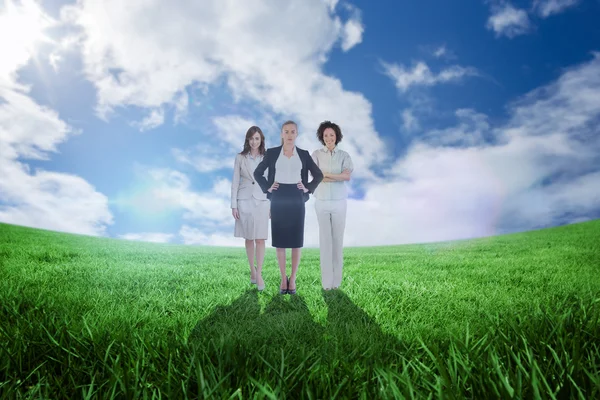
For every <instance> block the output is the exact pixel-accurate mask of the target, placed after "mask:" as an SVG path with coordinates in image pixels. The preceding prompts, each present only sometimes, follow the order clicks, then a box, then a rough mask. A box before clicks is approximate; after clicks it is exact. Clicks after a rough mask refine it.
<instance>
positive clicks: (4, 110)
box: [0, 89, 112, 235]
mask: <svg viewBox="0 0 600 400" xmlns="http://www.w3.org/2000/svg"><path fill="white" fill-rule="evenodd" d="M0 99H1V100H3V101H4V103H0V149H2V150H1V151H0V176H2V179H0V221H3V222H7V223H12V224H18V225H25V226H32V227H37V228H43V229H51V230H57V231H63V232H71V233H81V234H88V235H102V234H104V233H105V229H106V226H107V225H109V224H111V223H112V215H111V213H110V211H109V209H108V199H107V198H106V196H104V195H103V194H101V193H99V192H97V191H96V190H95V188H94V187H93V186H92V185H90V184H89V183H88V182H86V181H85V180H84V179H82V178H80V177H78V176H75V175H71V174H65V173H56V172H52V171H45V170H41V169H39V170H36V171H31V170H30V168H29V166H28V165H27V164H25V163H24V162H21V161H18V159H19V158H25V159H31V158H36V159H42V160H44V159H47V158H48V152H56V150H57V148H56V146H57V145H58V144H59V143H61V142H63V141H64V140H66V139H67V137H68V136H69V135H70V134H72V133H73V132H72V130H71V129H70V128H69V127H68V126H67V125H66V124H65V123H64V122H63V121H62V120H60V118H59V117H58V115H57V114H56V113H55V112H54V111H52V110H50V109H47V108H44V107H41V106H39V105H38V104H36V103H35V102H34V101H33V100H31V98H29V97H28V96H26V95H24V94H21V93H18V92H15V91H13V90H10V89H0Z"/></svg>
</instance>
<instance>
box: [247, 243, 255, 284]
mask: <svg viewBox="0 0 600 400" xmlns="http://www.w3.org/2000/svg"><path fill="white" fill-rule="evenodd" d="M246 255H247V256H248V264H250V279H251V280H252V281H255V280H256V270H255V269H254V240H249V239H246Z"/></svg>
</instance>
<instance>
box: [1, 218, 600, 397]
mask: <svg viewBox="0 0 600 400" xmlns="http://www.w3.org/2000/svg"><path fill="white" fill-rule="evenodd" d="M263 276H264V277H265V281H266V284H267V287H266V289H265V291H264V292H263V293H258V292H257V291H256V289H255V286H251V285H250V282H249V271H248V267H247V261H246V258H245V252H244V250H243V249H242V248H240V249H237V248H235V249H226V248H216V247H198V246H179V245H161V244H147V243H137V242H127V241H120V240H115V239H107V238H94V237H85V236H76V235H68V234H61V233H56V232H49V231H42V230H36V229H30V228H24V227H17V226H12V225H6V224H0V277H1V280H0V397H1V398H53V399H57V398H69V399H74V398H127V399H130V398H131V399H133V398H168V399H183V398H219V399H221V398H222V399H229V398H234V399H237V398H240V399H242V398H243V399H246V398H257V399H262V398H268V399H284V398H286V399H297V398H307V399H330V398H363V399H374V398H406V399H413V398H414V399H421V398H440V399H442V398H443V399H463V398H471V399H487V398H501V399H510V398H515V399H521V398H526V399H538V398H541V399H554V398H577V399H593V398H600V321H599V316H600V220H596V221H591V222H585V223H579V224H574V225H569V226H563V227H558V228H552V229H545V230H539V231H533V232H526V233H520V234H512V235H505V236H498V237H492V238H484V239H477V240H468V241H457V242H447V243H436V244H424V245H405V246H386V247H372V248H349V249H346V250H345V269H344V282H343V285H342V289H341V290H340V291H336V292H323V291H322V290H321V285H320V271H319V259H318V250H317V249H305V250H304V252H303V258H302V263H301V265H300V271H299V276H298V280H297V286H298V294H297V295H296V296H289V295H286V296H280V295H279V294H278V286H279V272H278V268H277V265H276V259H275V252H274V250H273V249H270V248H269V249H268V250H267V255H266V260H265V267H264V273H263Z"/></svg>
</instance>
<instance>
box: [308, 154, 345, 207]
mask: <svg viewBox="0 0 600 400" xmlns="http://www.w3.org/2000/svg"><path fill="white" fill-rule="evenodd" d="M312 158H313V160H314V161H315V164H317V166H318V167H319V168H320V169H321V171H323V173H328V174H341V173H342V172H343V171H344V170H345V169H347V170H349V171H350V172H352V171H353V170H354V165H353V164H352V159H351V158H350V155H349V154H348V153H346V152H345V151H344V150H342V149H339V148H338V147H337V146H336V147H335V148H334V149H333V151H329V150H328V149H327V147H323V148H321V149H318V150H315V151H314V152H313V153H312ZM314 196H315V198H316V199H317V200H342V199H346V198H347V197H348V192H347V189H346V182H344V181H336V182H321V183H320V184H319V186H318V187H317V190H315V194H314Z"/></svg>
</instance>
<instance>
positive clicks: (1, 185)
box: [0, 0, 600, 247]
mask: <svg viewBox="0 0 600 400" xmlns="http://www.w3.org/2000/svg"><path fill="white" fill-rule="evenodd" d="M123 4H125V3H124V2H122V1H117V0H107V1H104V2H102V4H101V5H100V3H98V2H93V1H88V0H82V1H78V2H63V1H56V0H52V1H39V2H37V1H32V0H22V1H16V0H1V2H0V51H1V52H2V54H3V58H2V61H0V149H1V150H0V221H2V222H8V223H13V224H19V225H25V226H33V227H39V228H44V229H51V230H57V231H63V232H72V233H80V234H86V235H99V236H109V237H114V238H122V239H129V240H147V241H155V242H170V243H185V244H206V245H232V246H242V245H243V240H241V239H236V238H233V218H232V217H231V210H230V208H229V195H230V185H231V175H232V166H233V160H234V157H235V153H236V152H238V151H240V150H241V148H242V143H243V138H244V133H245V132H246V130H247V128H248V127H249V126H251V125H253V124H257V125H259V126H261V128H262V129H263V131H264V132H265V134H266V136H267V145H268V146H275V145H277V144H278V143H279V140H278V135H279V125H280V124H281V123H282V122H283V121H285V120H287V119H294V120H296V121H298V123H299V131H300V136H299V139H298V145H299V146H300V147H303V148H306V149H308V150H310V151H312V150H314V149H316V148H317V147H318V146H319V144H318V142H317V141H316V138H315V131H316V128H317V126H318V124H319V123H320V122H321V121H323V120H325V119H329V120H332V121H334V122H337V123H338V124H339V125H340V126H341V127H342V130H343V132H344V135H345V137H344V141H343V142H342V143H341V144H340V146H341V147H342V148H343V149H344V150H346V151H348V152H349V153H350V155H351V156H352V158H353V161H354V164H355V166H356V169H355V172H354V174H353V179H352V181H351V186H350V188H351V199H350V200H349V206H348V216H347V221H348V222H347V228H346V239H345V244H346V245H347V246H362V245H386V244H401V243H415V242H431V241H440V240H453V239H462V238H471V237H480V236H489V235H496V234H503V233H508V232H517V231H524V230H529V229H538V228H543V227H549V226H556V225H561V224H567V223H573V222H579V221H585V220H589V219H594V218H600V189H599V188H600V139H599V137H600V136H599V135H598V133H599V129H598V123H599V122H600V53H598V52H600V27H599V26H598V24H597V16H598V15H600V2H599V1H597V0H533V1H512V2H508V1H474V0H473V1H466V2H462V3H461V4H460V6H457V4H456V3H453V2H447V1H430V2H397V1H377V2H371V1H352V2H346V1H342V0H339V1H336V0H294V1H279V0H251V1H244V2H240V1H223V0H219V1H216V0H215V1H212V0H204V1H194V2H192V1H180V2H174V3H172V2H169V3H167V2H165V1H158V0H156V1H143V0H131V1H128V2H127V3H126V4H127V6H124V5H123ZM167 4H168V6H167ZM307 207H308V212H307V221H306V244H307V246H309V247H312V246H316V245H317V244H318V237H317V234H318V230H317V223H316V217H315V215H314V208H313V202H312V200H310V201H309V202H308V203H307Z"/></svg>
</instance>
